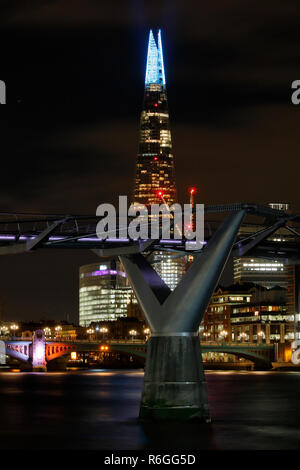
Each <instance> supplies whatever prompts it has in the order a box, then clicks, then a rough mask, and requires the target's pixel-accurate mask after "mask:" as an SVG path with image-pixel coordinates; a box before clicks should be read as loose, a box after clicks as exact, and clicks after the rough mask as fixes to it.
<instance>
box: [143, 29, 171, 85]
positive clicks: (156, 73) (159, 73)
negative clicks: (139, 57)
mask: <svg viewBox="0 0 300 470" xmlns="http://www.w3.org/2000/svg"><path fill="white" fill-rule="evenodd" d="M150 83H158V84H161V85H165V84H166V77H165V70H164V59H163V52H162V43H161V31H160V29H159V30H158V33H157V38H156V40H155V38H154V35H153V31H152V29H150V33H149V42H148V55H147V66H146V77H145V85H149V84H150Z"/></svg>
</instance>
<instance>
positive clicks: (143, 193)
mask: <svg viewBox="0 0 300 470" xmlns="http://www.w3.org/2000/svg"><path fill="white" fill-rule="evenodd" d="M159 192H162V193H163V195H164V200H165V201H166V203H167V204H169V206H171V205H172V204H173V203H174V202H176V183H175V171H174V157H173V154H172V141H171V129H170V122H169V111H168V102H167V92H166V79H165V71H164V60H163V50H162V41H161V31H160V30H158V31H157V33H155V34H154V33H153V31H152V30H150V33H149V42H148V53H147V65H146V76H145V93H144V104H143V110H142V113H141V120H140V138H139V150H138V155H137V166H136V177H135V187H134V197H133V199H134V202H137V203H141V204H145V205H146V206H149V205H150V204H161V202H162V201H161V196H160V195H159Z"/></svg>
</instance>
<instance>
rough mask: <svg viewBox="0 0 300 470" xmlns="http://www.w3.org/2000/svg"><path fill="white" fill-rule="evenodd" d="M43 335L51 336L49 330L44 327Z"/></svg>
mask: <svg viewBox="0 0 300 470" xmlns="http://www.w3.org/2000/svg"><path fill="white" fill-rule="evenodd" d="M44 333H45V336H51V328H48V327H47V326H46V328H44Z"/></svg>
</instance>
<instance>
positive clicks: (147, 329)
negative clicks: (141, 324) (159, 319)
mask: <svg viewBox="0 0 300 470" xmlns="http://www.w3.org/2000/svg"><path fill="white" fill-rule="evenodd" d="M144 334H145V335H146V339H148V338H149V336H150V334H151V330H150V328H145V329H144Z"/></svg>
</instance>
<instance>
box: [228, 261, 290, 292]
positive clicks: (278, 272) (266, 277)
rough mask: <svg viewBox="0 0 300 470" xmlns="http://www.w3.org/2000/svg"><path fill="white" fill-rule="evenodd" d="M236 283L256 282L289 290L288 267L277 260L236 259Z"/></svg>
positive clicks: (268, 286) (234, 273)
mask: <svg viewBox="0 0 300 470" xmlns="http://www.w3.org/2000/svg"><path fill="white" fill-rule="evenodd" d="M233 266H234V268H233V269H234V272H233V276H234V282H254V283H255V284H259V285H261V286H264V287H267V288H271V287H274V286H281V287H284V288H287V285H288V279H287V266H285V265H284V264H283V263H282V262H281V261H277V260H276V259H263V258H235V260H234V265H233Z"/></svg>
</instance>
